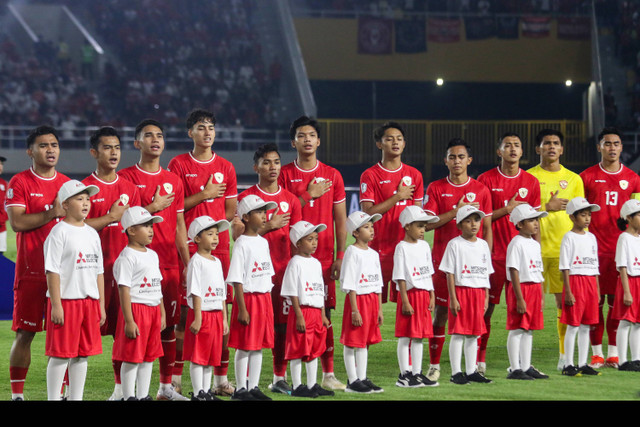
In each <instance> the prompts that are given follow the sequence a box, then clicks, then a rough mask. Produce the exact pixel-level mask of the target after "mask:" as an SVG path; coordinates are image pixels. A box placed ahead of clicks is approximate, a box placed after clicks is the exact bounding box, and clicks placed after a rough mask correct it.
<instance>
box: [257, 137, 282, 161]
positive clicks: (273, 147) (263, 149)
mask: <svg viewBox="0 0 640 427" xmlns="http://www.w3.org/2000/svg"><path fill="white" fill-rule="evenodd" d="M273 152H276V153H277V154H278V157H280V152H279V151H278V145H277V144H275V143H273V142H269V143H267V144H263V145H261V146H259V147H258V149H257V150H256V152H255V153H254V154H253V164H254V165H257V164H258V162H259V161H260V159H261V158H263V157H264V156H265V155H266V154H267V153H273Z"/></svg>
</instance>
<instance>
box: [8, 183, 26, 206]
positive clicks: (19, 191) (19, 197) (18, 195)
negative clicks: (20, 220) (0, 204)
mask: <svg viewBox="0 0 640 427" xmlns="http://www.w3.org/2000/svg"><path fill="white" fill-rule="evenodd" d="M20 178H21V176H20V175H18V176H16V177H13V178H11V181H10V182H9V188H7V196H6V197H7V201H6V202H5V206H23V207H25V208H26V207H27V199H26V198H25V195H26V192H25V189H24V182H23V180H22V179H20Z"/></svg>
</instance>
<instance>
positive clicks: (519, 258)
mask: <svg viewBox="0 0 640 427" xmlns="http://www.w3.org/2000/svg"><path fill="white" fill-rule="evenodd" d="M545 216H547V212H545V211H537V210H536V209H534V208H533V207H532V206H531V205H530V204H528V203H524V204H520V205H518V206H516V207H515V208H514V209H513V210H512V211H511V215H510V216H509V220H510V221H511V223H512V224H513V225H514V226H515V229H516V230H517V231H518V234H516V235H515V237H514V238H513V239H511V242H509V245H508V246H507V252H506V259H505V268H506V278H507V286H506V301H507V330H508V331H509V335H508V337H507V354H508V355H509V365H510V366H509V373H508V375H507V379H518V380H531V379H543V378H548V376H547V375H545V374H543V373H542V372H539V371H538V370H537V369H535V368H534V367H533V366H532V365H531V350H532V346H533V332H532V331H533V330H539V329H542V328H543V327H544V323H543V317H542V310H543V308H544V292H543V290H542V282H543V281H544V277H543V276H542V271H543V265H542V252H541V249H540V243H539V242H538V241H537V240H535V239H534V236H535V235H537V234H538V232H539V231H540V222H539V218H543V217H545Z"/></svg>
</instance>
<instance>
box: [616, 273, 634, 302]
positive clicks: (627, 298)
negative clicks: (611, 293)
mask: <svg viewBox="0 0 640 427" xmlns="http://www.w3.org/2000/svg"><path fill="white" fill-rule="evenodd" d="M618 273H620V284H621V285H622V302H623V303H624V305H626V306H627V307H629V306H631V304H633V296H632V295H631V291H630V288H629V274H628V273H627V267H620V268H619V269H618Z"/></svg>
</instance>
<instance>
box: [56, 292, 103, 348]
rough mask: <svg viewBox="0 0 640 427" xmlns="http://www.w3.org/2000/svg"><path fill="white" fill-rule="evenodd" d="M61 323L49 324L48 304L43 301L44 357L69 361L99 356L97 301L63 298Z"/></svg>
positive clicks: (100, 342)
mask: <svg viewBox="0 0 640 427" xmlns="http://www.w3.org/2000/svg"><path fill="white" fill-rule="evenodd" d="M62 309H63V310H64V322H63V324H62V325H54V324H53V323H51V301H48V302H47V317H46V321H47V336H46V339H45V353H44V354H45V355H46V356H50V357H59V358H63V359H71V358H74V357H88V356H95V355H96V354H101V353H102V337H101V336H100V301H99V300H97V299H91V298H86V299H63V300H62Z"/></svg>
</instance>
